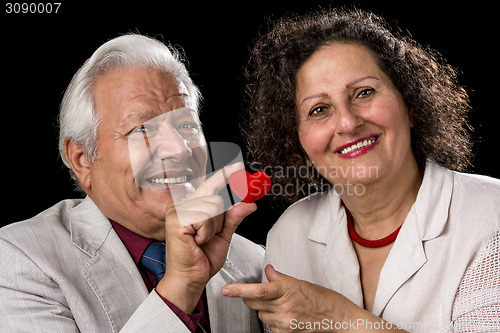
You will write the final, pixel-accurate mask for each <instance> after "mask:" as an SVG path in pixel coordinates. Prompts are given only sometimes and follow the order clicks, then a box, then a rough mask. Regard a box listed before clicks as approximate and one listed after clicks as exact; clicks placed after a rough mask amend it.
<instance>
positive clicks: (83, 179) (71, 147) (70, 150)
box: [64, 139, 91, 192]
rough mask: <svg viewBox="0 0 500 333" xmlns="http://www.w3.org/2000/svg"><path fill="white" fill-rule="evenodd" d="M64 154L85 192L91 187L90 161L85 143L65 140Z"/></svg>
mask: <svg viewBox="0 0 500 333" xmlns="http://www.w3.org/2000/svg"><path fill="white" fill-rule="evenodd" d="M64 155H65V156H66V160H67V161H68V163H69V165H70V167H71V169H72V170H73V173H74V174H75V176H76V178H78V182H79V183H80V186H81V187H82V189H83V190H84V191H85V192H88V190H90V188H91V179H90V163H89V161H88V159H87V152H86V151H85V146H84V145H77V144H76V143H74V142H73V141H71V140H69V139H66V140H65V141H64Z"/></svg>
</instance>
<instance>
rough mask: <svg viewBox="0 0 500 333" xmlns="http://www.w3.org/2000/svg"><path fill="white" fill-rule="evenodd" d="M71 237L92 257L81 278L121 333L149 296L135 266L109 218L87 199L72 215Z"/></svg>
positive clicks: (114, 326)
mask: <svg viewBox="0 0 500 333" xmlns="http://www.w3.org/2000/svg"><path fill="white" fill-rule="evenodd" d="M71 237H72V241H73V243H74V244H75V245H76V246H77V247H78V248H80V249H81V250H82V251H84V252H85V253H86V254H87V255H88V256H89V261H88V262H87V264H86V265H85V267H84V269H83V270H82V275H83V276H84V278H85V279H86V280H87V282H88V284H89V286H90V288H91V289H92V290H93V291H94V293H95V295H96V296H97V298H98V299H99V301H100V303H101V305H102V307H103V309H104V311H105V312H106V314H107V316H108V318H109V320H110V323H111V325H112V326H113V328H114V331H119V329H120V328H121V327H122V326H123V325H124V324H125V323H126V322H127V320H128V319H129V318H130V316H131V315H132V313H133V312H134V311H135V310H136V309H137V308H138V307H139V305H140V304H141V303H142V302H143V300H144V299H145V298H146V297H147V295H148V291H147V288H146V286H145V284H144V282H143V280H142V277H141V275H140V273H139V271H138V270H137V267H136V266H135V263H134V262H133V260H132V258H131V257H130V254H129V253H128V251H127V249H126V248H125V245H123V243H122V241H121V240H120V238H119V237H118V235H117V234H116V232H115V231H114V230H113V228H112V226H111V223H110V222H109V220H108V218H106V217H105V216H104V215H103V214H102V213H101V211H100V210H99V209H98V208H97V207H96V206H95V204H94V203H93V202H92V200H91V199H90V198H88V197H87V198H86V199H85V200H84V201H83V202H82V203H81V204H80V205H78V206H77V207H76V208H74V209H73V211H72V212H71Z"/></svg>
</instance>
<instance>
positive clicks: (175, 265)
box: [156, 163, 257, 313]
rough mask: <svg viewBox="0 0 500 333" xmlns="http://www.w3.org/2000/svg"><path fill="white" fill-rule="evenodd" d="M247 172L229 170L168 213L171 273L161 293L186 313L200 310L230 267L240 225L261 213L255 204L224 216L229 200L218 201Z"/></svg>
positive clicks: (159, 287) (235, 168) (237, 167)
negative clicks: (213, 281)
mask: <svg viewBox="0 0 500 333" xmlns="http://www.w3.org/2000/svg"><path fill="white" fill-rule="evenodd" d="M243 168H244V166H243V163H237V164H234V165H230V166H227V167H225V168H224V169H222V170H220V171H219V172H217V173H216V174H215V175H213V176H212V177H211V178H210V179H208V180H206V181H205V182H204V183H203V184H202V185H200V186H199V187H198V189H197V190H196V191H195V192H194V193H193V194H192V195H191V196H190V198H189V199H187V200H185V201H183V202H181V203H177V204H176V205H175V207H170V209H168V211H167V214H166V218H165V228H166V235H165V244H166V266H167V269H166V272H165V276H164V277H163V279H162V280H161V281H160V282H159V283H158V285H157V287H156V291H157V292H158V293H159V294H160V295H162V296H163V297H165V298H166V299H168V300H169V301H170V302H172V303H173V304H175V305H176V306H177V307H178V308H179V309H181V310H182V311H184V312H185V313H191V312H192V311H193V310H194V308H195V306H196V304H197V303H198V300H199V298H200V297H201V294H202V293H203V289H204V288H205V285H206V284H207V282H208V281H209V280H210V278H211V277H212V276H214V275H215V274H216V273H217V272H218V271H219V270H220V269H221V268H222V266H223V265H224V262H225V260H226V256H227V252H228V250H229V244H230V242H231V238H232V236H233V234H234V232H235V231H236V228H237V227H238V225H239V224H240V223H241V221H242V220H243V219H244V218H245V217H246V216H247V215H249V214H250V213H252V212H253V211H255V210H256V208H257V206H256V205H255V204H254V203H250V204H247V203H243V202H240V203H238V204H236V205H234V206H233V207H231V208H230V209H229V210H228V211H227V212H225V213H224V212H223V200H222V198H221V197H220V196H219V195H217V193H218V192H219V190H220V189H222V188H223V187H224V186H226V184H227V180H228V179H229V177H230V176H231V175H232V174H233V173H234V172H236V171H238V170H242V169H243ZM179 215H182V218H183V221H182V225H181V224H180V223H179V218H178V216H179ZM186 221H189V223H186ZM186 224H187V225H186Z"/></svg>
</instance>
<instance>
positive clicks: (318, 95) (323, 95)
mask: <svg viewBox="0 0 500 333" xmlns="http://www.w3.org/2000/svg"><path fill="white" fill-rule="evenodd" d="M326 96H328V94H327V93H319V94H316V95H311V96H307V97H306V98H304V99H303V100H302V102H300V105H302V104H304V102H305V101H307V100H308V99H313V98H320V97H326Z"/></svg>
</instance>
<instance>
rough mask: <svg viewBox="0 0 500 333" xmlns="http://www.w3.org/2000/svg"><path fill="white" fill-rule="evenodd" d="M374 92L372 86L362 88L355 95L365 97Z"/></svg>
mask: <svg viewBox="0 0 500 333" xmlns="http://www.w3.org/2000/svg"><path fill="white" fill-rule="evenodd" d="M374 92H375V89H373V88H368V89H363V90H361V91H360V92H359V93H358V94H357V95H356V98H367V97H370V96H371V95H373V93H374Z"/></svg>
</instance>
